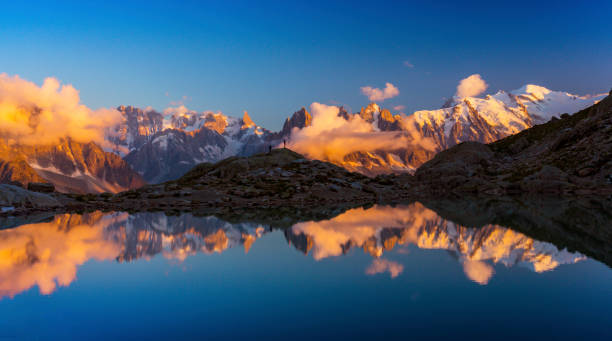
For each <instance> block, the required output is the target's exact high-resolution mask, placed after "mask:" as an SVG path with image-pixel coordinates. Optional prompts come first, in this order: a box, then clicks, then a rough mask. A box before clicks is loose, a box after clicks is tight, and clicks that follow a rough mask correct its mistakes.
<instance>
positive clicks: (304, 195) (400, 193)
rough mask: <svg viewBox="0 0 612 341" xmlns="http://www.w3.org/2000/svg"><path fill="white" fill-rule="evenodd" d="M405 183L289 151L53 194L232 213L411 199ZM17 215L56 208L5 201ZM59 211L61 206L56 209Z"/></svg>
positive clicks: (66, 204) (119, 207)
mask: <svg viewBox="0 0 612 341" xmlns="http://www.w3.org/2000/svg"><path fill="white" fill-rule="evenodd" d="M398 179H399V178H396V177H392V176H380V177H376V178H369V177H366V176H364V175H361V174H359V173H352V172H349V171H347V170H345V169H344V168H341V167H338V166H336V165H333V164H331V163H327V162H321V161H317V160H307V159H305V158H304V157H303V156H301V155H300V154H297V153H295V152H293V151H291V150H289V149H275V150H273V151H272V152H270V153H264V154H257V155H254V156H251V157H232V158H228V159H225V160H223V161H220V162H218V163H215V164H210V163H203V164H200V165H198V166H196V167H195V168H193V169H192V170H191V171H189V172H188V173H187V174H185V175H184V176H183V177H181V178H180V179H178V180H175V181H169V182H165V183H162V184H157V185H147V186H144V187H141V188H139V189H135V190H130V191H126V192H121V193H118V194H115V195H113V194H110V193H103V194H84V195H83V194H61V193H51V194H49V195H50V196H51V197H53V198H55V199H56V200H57V201H58V202H59V203H60V207H59V209H60V210H63V211H86V210H114V211H148V210H151V211H202V210H207V209H208V210H211V211H226V210H237V209H248V208H258V209H275V210H278V209H279V208H284V207H292V208H300V209H301V208H307V209H310V208H312V209H315V208H320V207H327V208H342V207H344V208H346V207H355V206H360V205H365V204H369V203H374V202H380V201H386V202H392V201H400V200H406V199H408V198H409V195H410V192H409V187H408V184H407V183H406V185H403V184H402V183H400V182H399V181H398ZM0 206H11V207H14V209H13V210H11V214H19V213H28V212H29V213H31V212H32V211H37V210H38V211H40V210H45V209H50V208H49V207H48V206H45V207H42V206H39V205H38V206H37V205H33V204H32V203H30V202H28V201H24V202H19V201H17V200H11V201H10V202H9V201H6V202H5V203H4V204H3V203H2V202H1V201H0ZM53 209H54V210H57V209H58V207H53Z"/></svg>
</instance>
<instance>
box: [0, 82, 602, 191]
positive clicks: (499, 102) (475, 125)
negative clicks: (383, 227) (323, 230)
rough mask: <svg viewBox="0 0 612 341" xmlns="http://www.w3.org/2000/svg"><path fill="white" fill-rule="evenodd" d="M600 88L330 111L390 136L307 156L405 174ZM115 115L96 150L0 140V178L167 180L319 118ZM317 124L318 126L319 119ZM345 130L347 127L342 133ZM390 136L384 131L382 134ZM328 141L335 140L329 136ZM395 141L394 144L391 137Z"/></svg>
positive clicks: (248, 151) (123, 109) (110, 182)
mask: <svg viewBox="0 0 612 341" xmlns="http://www.w3.org/2000/svg"><path fill="white" fill-rule="evenodd" d="M603 97H604V95H597V96H577V95H572V94H569V93H566V92H560V91H551V90H548V89H546V88H544V87H540V86H536V85H526V86H523V87H521V88H519V89H517V90H514V91H510V92H505V91H499V92H497V93H495V94H493V95H487V96H486V97H484V98H478V97H465V98H457V97H453V98H452V99H450V100H449V101H447V103H445V105H444V107H443V108H440V109H436V110H421V111H416V112H414V113H413V114H412V115H404V114H397V113H396V114H393V113H392V112H391V111H390V110H388V109H385V108H381V107H380V106H379V105H378V104H376V103H370V104H369V105H368V106H366V107H364V108H361V110H360V111H359V112H356V113H349V112H347V111H346V110H345V109H344V108H343V107H340V108H338V110H337V117H338V118H341V119H342V120H343V122H346V123H347V126H348V127H352V126H353V124H354V123H356V122H357V123H359V124H360V127H361V128H360V129H362V130H363V129H364V127H365V131H359V132H355V133H354V134H353V135H351V136H357V138H358V139H359V138H360V137H362V136H363V137H366V138H370V139H371V138H378V139H380V138H383V137H384V138H386V139H390V140H389V143H388V147H387V146H385V145H386V143H385V141H382V142H383V143H382V145H381V147H380V148H373V149H371V148H364V149H362V150H351V151H349V152H347V153H345V154H343V155H342V157H340V158H338V157H333V158H332V157H331V156H328V155H326V154H325V153H323V154H317V155H309V153H308V152H304V153H303V154H305V155H306V156H307V157H310V158H318V159H321V160H323V161H329V162H332V163H335V164H337V165H339V166H342V167H344V168H346V169H348V170H350V171H356V172H360V173H362V174H365V175H368V176H373V175H377V174H383V173H398V172H407V173H413V172H414V171H415V170H416V169H417V168H418V167H419V166H420V165H422V164H423V163H425V162H427V161H428V160H430V159H432V158H433V157H434V156H435V155H436V154H437V153H438V152H440V151H442V150H445V149H448V148H449V147H452V146H454V145H456V144H458V143H461V142H464V141H477V142H481V143H489V142H493V141H496V140H499V139H501V138H503V137H506V136H508V135H512V134H515V133H517V132H520V131H522V130H524V129H527V128H530V127H533V126H534V125H537V124H541V123H544V122H547V121H549V120H551V119H552V118H553V117H555V116H561V115H563V114H564V113H573V112H576V111H578V110H581V109H583V108H586V107H588V106H590V105H592V104H594V103H596V102H597V101H599V100H601V99H602V98H603ZM117 110H118V111H119V112H120V114H121V117H122V120H121V122H120V123H119V124H117V125H116V126H114V127H112V128H109V129H108V130H107V132H106V141H105V142H106V145H105V146H104V149H103V148H102V147H100V146H99V145H97V144H95V143H93V142H90V143H82V142H76V141H73V140H71V139H69V138H65V139H62V140H61V141H59V143H58V144H56V145H45V146H21V145H9V144H8V143H0V182H9V181H19V182H21V183H24V184H26V183H29V182H51V183H53V184H54V185H55V186H56V189H57V190H59V191H63V192H77V193H84V192H119V191H123V190H126V189H132V188H137V187H139V186H141V185H143V184H144V183H145V181H146V182H147V183H160V182H164V181H168V180H173V179H176V178H178V177H180V176H182V175H183V174H185V173H186V172H188V171H189V170H190V169H192V168H193V167H194V166H195V165H197V164H199V163H203V162H216V161H219V160H222V159H225V158H227V157H230V156H250V155H253V154H256V153H260V152H263V151H266V150H267V149H268V148H270V147H271V146H274V147H276V146H279V145H282V144H283V141H286V142H287V143H288V144H289V146H290V147H292V148H293V146H296V148H298V150H299V147H300V145H299V144H300V143H302V144H306V145H308V143H309V142H308V140H306V141H304V140H299V141H298V139H297V137H298V136H301V135H304V134H303V132H306V131H307V129H310V128H312V127H313V126H315V125H317V124H318V122H317V121H318V120H319V121H320V120H322V118H321V117H319V116H318V114H317V113H315V112H313V113H312V114H311V113H310V112H309V111H308V110H307V109H306V108H301V109H300V110H298V111H296V112H295V113H293V114H292V115H291V116H290V117H288V118H287V119H286V120H285V122H284V125H283V127H282V129H281V130H280V131H278V132H273V131H270V130H267V129H265V128H263V127H261V126H258V125H257V124H255V123H254V122H253V121H252V120H251V118H250V117H249V115H248V113H247V112H245V113H244V115H243V117H242V118H237V117H231V116H226V115H223V114H222V113H214V112H196V111H191V110H188V109H186V108H185V107H183V106H181V107H179V108H173V110H166V111H164V113H160V112H157V111H155V110H152V109H140V108H135V107H131V106H120V107H118V108H117ZM319 125H320V123H319ZM349 133H350V131H349ZM385 133H393V135H385ZM328 135H331V136H328V138H332V139H333V138H334V134H333V133H329V134H328ZM398 141H402V142H401V143H398ZM392 142H393V143H392Z"/></svg>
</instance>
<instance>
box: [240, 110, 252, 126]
mask: <svg viewBox="0 0 612 341" xmlns="http://www.w3.org/2000/svg"><path fill="white" fill-rule="evenodd" d="M254 126H255V122H253V120H252V119H251V117H250V116H249V113H248V112H247V111H246V110H245V111H244V115H243V116H242V127H243V128H250V127H254Z"/></svg>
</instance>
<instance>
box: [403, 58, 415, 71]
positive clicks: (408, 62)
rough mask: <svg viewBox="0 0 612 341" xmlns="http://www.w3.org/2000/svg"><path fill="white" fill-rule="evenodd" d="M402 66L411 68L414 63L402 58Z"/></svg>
mask: <svg viewBox="0 0 612 341" xmlns="http://www.w3.org/2000/svg"><path fill="white" fill-rule="evenodd" d="M404 66H406V67H409V68H411V69H412V68H413V67H414V64H412V63H411V62H410V61H409V60H404Z"/></svg>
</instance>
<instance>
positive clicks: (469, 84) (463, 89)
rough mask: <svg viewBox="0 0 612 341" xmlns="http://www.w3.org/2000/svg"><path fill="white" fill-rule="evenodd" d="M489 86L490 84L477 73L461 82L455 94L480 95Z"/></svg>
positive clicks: (459, 95) (464, 95) (461, 96)
mask: <svg viewBox="0 0 612 341" xmlns="http://www.w3.org/2000/svg"><path fill="white" fill-rule="evenodd" d="M488 87H489V85H488V84H487V83H485V81H484V80H483V79H482V78H481V77H480V75H479V74H477V73H476V74H473V75H471V76H469V77H467V78H464V79H462V80H461V81H460V82H459V85H457V93H456V94H455V96H457V97H459V98H464V97H474V96H478V95H480V94H481V93H483V92H484V91H485V90H487V88H488Z"/></svg>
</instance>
